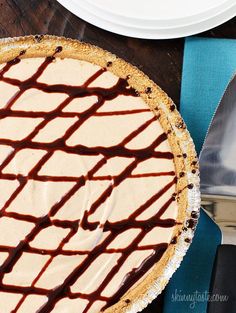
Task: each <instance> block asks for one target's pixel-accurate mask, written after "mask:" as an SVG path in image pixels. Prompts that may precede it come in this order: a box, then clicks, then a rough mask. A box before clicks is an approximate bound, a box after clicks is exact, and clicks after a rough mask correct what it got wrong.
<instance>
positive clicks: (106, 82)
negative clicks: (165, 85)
mask: <svg viewBox="0 0 236 313" xmlns="http://www.w3.org/2000/svg"><path fill="white" fill-rule="evenodd" d="M61 49H62V48H61V47H58V48H57V50H56V52H55V54H54V55H53V56H51V57H47V58H28V59H27V58H25V59H24V58H21V55H19V56H18V57H16V58H15V59H14V60H12V61H10V62H8V63H5V64H1V65H0V94H1V97H0V164H1V165H0V188H1V194H0V203H1V215H0V234H1V236H0V303H1V310H3V311H4V312H5V313H7V312H13V313H15V312H18V313H31V312H32V313H34V312H38V313H47V312H56V313H60V312H61V313H62V312H68V313H70V312H71V313H72V312H80V313H82V312H89V313H97V312H99V311H104V310H105V309H106V308H108V307H110V306H111V305H113V304H114V303H116V302H118V301H119V299H120V298H121V297H122V296H123V295H124V294H125V293H126V292H127V291H128V290H129V289H130V288H132V287H133V286H134V285H135V284H137V283H138V282H140V281H141V280H142V279H143V278H144V277H145V276H146V275H147V274H148V273H149V272H150V270H151V269H152V268H153V266H154V265H155V264H156V263H157V262H158V261H159V260H160V258H161V257H162V255H163V253H164V252H165V251H166V249H167V247H168V245H169V244H170V242H171V239H172V237H173V230H174V226H175V225H176V219H177V215H178V208H177V202H176V199H175V197H174V194H175V190H176V181H177V179H176V173H175V166H174V161H173V154H172V152H171V148H170V145H169V142H168V140H167V135H166V134H165V132H164V131H163V129H162V127H161V125H160V122H159V121H158V117H157V116H155V115H154V114H153V112H151V111H150V109H149V107H148V105H147V104H146V103H145V102H144V100H143V99H142V98H141V97H140V96H139V95H138V93H137V92H136V91H135V90H134V89H133V88H131V87H130V86H129V85H128V83H127V80H125V79H121V78H118V77H116V76H115V75H113V74H112V73H111V72H109V71H108V70H106V69H104V68H101V67H99V66H97V65H94V64H91V63H88V62H85V61H80V60H76V59H69V58H65V59H60V58H58V57H57V53H58V52H60V51H61ZM21 54H24V51H23V52H22V53H21ZM126 301H127V303H128V301H129V299H127V300H126Z"/></svg>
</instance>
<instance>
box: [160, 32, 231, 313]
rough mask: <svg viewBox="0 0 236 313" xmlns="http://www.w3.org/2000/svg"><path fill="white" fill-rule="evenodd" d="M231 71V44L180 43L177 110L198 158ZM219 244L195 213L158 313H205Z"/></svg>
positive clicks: (214, 231) (189, 40) (195, 39)
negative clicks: (190, 239) (185, 246)
mask: <svg viewBox="0 0 236 313" xmlns="http://www.w3.org/2000/svg"><path fill="white" fill-rule="evenodd" d="M235 71H236V40H230V39H209V38H198V37H190V38H187V39H186V41H185V49H184V62H183V74H182V86H181V101H180V102H181V103H180V111H181V113H182V116H183V118H184V120H185V122H186V124H187V127H188V129H189V131H190V133H191V135H192V137H193V140H194V142H195V145H196V149H197V151H198V153H199V152H200V150H201V147H202V144H203V141H204V138H205V135H206V132H207V129H208V126H209V124H210V122H211V119H212V116H213V113H214V112H215V109H216V107H217V105H218V103H219V101H220V99H221V97H222V95H223V92H224V90H225V88H226V86H227V84H228V83H229V81H230V79H231V77H232V76H233V74H234V72H235ZM220 242H221V232H220V230H219V228H218V227H217V226H216V225H215V224H214V223H213V222H212V221H211V219H210V218H209V217H208V216H207V215H206V213H204V211H202V210H201V216H200V220H199V223H198V226H197V230H196V233H195V236H194V239H193V242H192V245H191V246H190V249H189V250H188V252H187V254H186V256H185V258H184V260H183V262H182V264H181V266H180V268H179V269H178V270H177V271H176V273H175V274H174V275H173V277H172V279H171V280H170V283H169V284H168V286H167V288H166V290H165V299H164V313H206V307H207V292H208V290H209V284H210V277H211V271H212V266H213V262H214V257H215V252H216V248H217V246H218V244H220Z"/></svg>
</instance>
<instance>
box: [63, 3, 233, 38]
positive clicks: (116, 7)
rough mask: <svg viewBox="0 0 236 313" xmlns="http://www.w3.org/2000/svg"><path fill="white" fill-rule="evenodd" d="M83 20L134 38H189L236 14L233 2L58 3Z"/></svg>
mask: <svg viewBox="0 0 236 313" xmlns="http://www.w3.org/2000/svg"><path fill="white" fill-rule="evenodd" d="M58 1H59V2H60V3H61V4H62V5H63V6H64V7H66V8H67V9H68V10H70V11H71V12H72V13H74V14H75V15H77V16H78V17H80V18H82V19H83V20H85V21H87V22H89V23H91V24H93V25H96V26H98V27H100V28H103V29H106V30H108V31H111V32H114V33H117V34H121V35H125V36H130V37H137V38H146V39H168V38H177V37H184V36H189V35H193V34H196V33H200V32H202V31H205V30H208V29H210V28H213V27H215V26H218V25H220V24H222V23H224V22H226V21H227V20H229V19H231V18H232V17H234V16H235V15H236V0H118V1H115V0H58Z"/></svg>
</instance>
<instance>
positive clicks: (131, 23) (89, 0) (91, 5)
mask: <svg viewBox="0 0 236 313" xmlns="http://www.w3.org/2000/svg"><path fill="white" fill-rule="evenodd" d="M73 1H74V3H75V4H76V5H78V6H79V7H80V8H82V9H84V10H86V11H88V12H90V13H92V14H94V15H96V16H98V17H100V18H101V19H103V20H106V21H109V22H111V23H115V24H119V25H122V26H128V27H132V28H142V29H154V28H155V29H156V28H158V29H162V28H174V27H183V26H188V25H192V24H195V23H200V22H203V21H205V20H207V19H209V18H213V17H214V16H216V15H219V14H221V13H223V12H224V11H227V10H228V9H230V8H232V7H233V6H234V5H235V0H224V4H223V5H221V6H217V7H214V8H212V9H211V10H207V11H204V12H203V13H202V14H197V15H194V16H189V17H185V18H178V19H172V20H169V19H162V20H152V19H149V20H145V19H137V18H132V17H129V18H128V17H126V16H120V15H117V14H115V13H114V14H113V13H110V12H109V11H107V10H106V9H105V8H104V9H101V8H100V7H99V6H97V5H96V4H97V3H96V2H95V1H94V0H73ZM221 1H222V0H221Z"/></svg>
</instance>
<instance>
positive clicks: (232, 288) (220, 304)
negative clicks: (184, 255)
mask: <svg viewBox="0 0 236 313" xmlns="http://www.w3.org/2000/svg"><path fill="white" fill-rule="evenodd" d="M209 296H210V299H209V301H208V306H207V313H236V246H235V245H220V246H218V248H217V253H216V258H215V262H214V267H213V271H212V277H211V286H210V295H209Z"/></svg>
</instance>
